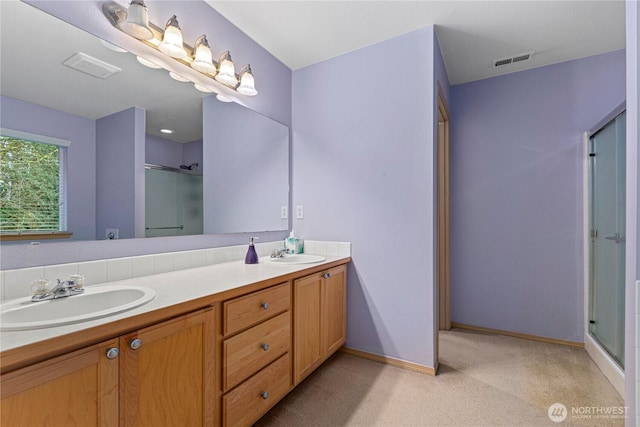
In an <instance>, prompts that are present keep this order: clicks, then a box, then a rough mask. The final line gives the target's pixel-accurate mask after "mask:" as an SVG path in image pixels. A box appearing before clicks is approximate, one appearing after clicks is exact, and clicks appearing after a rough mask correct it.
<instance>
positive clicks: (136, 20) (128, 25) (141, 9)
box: [118, 0, 153, 40]
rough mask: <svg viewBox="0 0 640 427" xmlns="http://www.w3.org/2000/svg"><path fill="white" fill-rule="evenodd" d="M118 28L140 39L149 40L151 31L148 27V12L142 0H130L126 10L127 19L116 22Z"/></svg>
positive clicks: (151, 35) (151, 34) (151, 36)
mask: <svg viewBox="0 0 640 427" xmlns="http://www.w3.org/2000/svg"><path fill="white" fill-rule="evenodd" d="M118 28H120V29H121V30H122V31H124V32H125V33H127V34H129V35H130V36H132V37H135V38H137V39H140V40H151V39H152V38H153V31H151V28H149V13H148V12H147V6H145V4H144V1H143V0H132V1H131V4H130V5H129V10H128V11H127V19H125V20H124V21H120V22H118Z"/></svg>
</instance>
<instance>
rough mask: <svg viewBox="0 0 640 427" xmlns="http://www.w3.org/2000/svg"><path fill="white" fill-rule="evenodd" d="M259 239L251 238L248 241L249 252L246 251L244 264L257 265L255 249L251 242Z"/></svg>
mask: <svg viewBox="0 0 640 427" xmlns="http://www.w3.org/2000/svg"><path fill="white" fill-rule="evenodd" d="M254 239H259V237H252V238H251V240H250V241H249V250H248V251H247V256H246V257H244V263H245V264H257V263H258V254H257V253H256V247H255V246H253V240H254Z"/></svg>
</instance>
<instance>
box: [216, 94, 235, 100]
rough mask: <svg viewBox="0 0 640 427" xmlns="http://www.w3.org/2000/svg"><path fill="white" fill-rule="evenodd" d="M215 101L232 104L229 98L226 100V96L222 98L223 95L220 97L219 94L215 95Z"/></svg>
mask: <svg viewBox="0 0 640 427" xmlns="http://www.w3.org/2000/svg"><path fill="white" fill-rule="evenodd" d="M216 99H217V100H218V101H220V102H233V101H232V100H230V99H229V98H227V97H226V96H224V95H220V94H217V95H216Z"/></svg>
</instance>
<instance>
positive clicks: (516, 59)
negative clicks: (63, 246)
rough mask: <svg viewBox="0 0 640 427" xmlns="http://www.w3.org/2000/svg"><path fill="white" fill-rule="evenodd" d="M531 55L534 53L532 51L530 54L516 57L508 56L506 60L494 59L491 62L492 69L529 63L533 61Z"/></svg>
mask: <svg viewBox="0 0 640 427" xmlns="http://www.w3.org/2000/svg"><path fill="white" fill-rule="evenodd" d="M533 54H534V51H533V50H532V51H531V52H525V53H519V54H517V55H513V56H508V57H506V58H500V59H494V60H493V61H492V64H493V68H498V67H503V66H505V65H511V64H517V63H520V62H528V61H531V60H532V59H533Z"/></svg>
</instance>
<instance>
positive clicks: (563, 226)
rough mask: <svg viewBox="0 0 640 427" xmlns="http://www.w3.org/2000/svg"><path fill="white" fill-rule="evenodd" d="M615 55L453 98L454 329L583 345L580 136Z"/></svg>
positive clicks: (611, 83) (602, 96)
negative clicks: (461, 327) (481, 329)
mask: <svg viewBox="0 0 640 427" xmlns="http://www.w3.org/2000/svg"><path fill="white" fill-rule="evenodd" d="M624 67H625V57H624V52H623V51H617V52H613V53H608V54H603V55H598V56H593V57H589V58H585V59H580V60H575V61H569V62H564V63H561V64H556V65H551V66H547V67H541V68H536V69H533V70H529V71H524V72H519V73H514V74H509V75H506V76H502V77H496V78H491V79H486V80H481V81H477V82H472V83H468V84H464V85H460V86H454V87H453V88H452V106H453V117H454V119H453V121H452V127H451V136H452V142H451V174H452V175H451V212H452V218H451V253H452V260H451V305H452V307H451V312H452V321H454V322H459V323H464V324H469V325H476V326H482V327H487V328H495V329H502V330H508V331H514V332H521V333H526V334H532V335H539V336H545V337H551V338H558V339H564V340H570V341H578V342H582V341H583V335H584V333H583V331H584V326H583V311H584V309H583V246H582V244H583V223H582V216H583V206H582V203H583V201H582V200H583V199H582V194H583V192H582V187H583V161H584V160H583V155H584V153H583V141H582V134H583V132H584V131H586V130H588V129H590V128H591V127H592V126H594V125H595V124H596V123H597V122H599V121H600V120H601V119H602V118H603V117H604V116H605V115H607V114H608V113H609V112H610V111H611V110H613V109H614V108H615V107H616V106H617V105H619V104H620V103H621V102H622V101H624V99H625V84H624Z"/></svg>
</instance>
